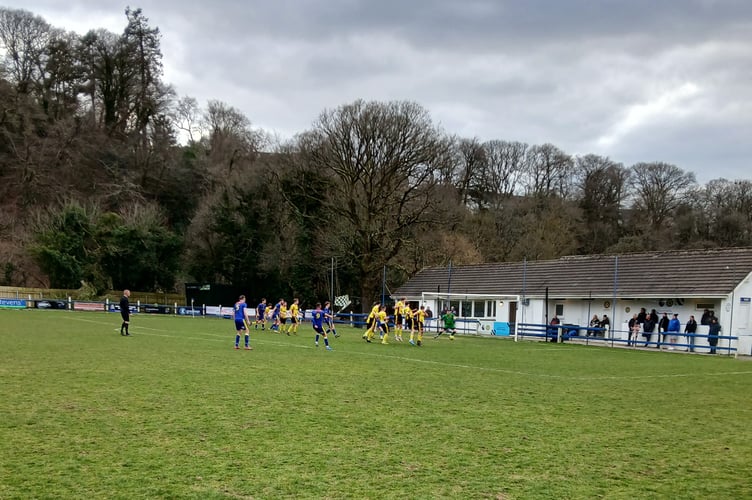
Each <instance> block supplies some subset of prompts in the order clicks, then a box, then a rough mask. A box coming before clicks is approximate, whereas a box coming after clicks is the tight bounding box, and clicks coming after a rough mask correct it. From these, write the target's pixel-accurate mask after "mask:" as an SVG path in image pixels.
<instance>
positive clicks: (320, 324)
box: [311, 302, 332, 351]
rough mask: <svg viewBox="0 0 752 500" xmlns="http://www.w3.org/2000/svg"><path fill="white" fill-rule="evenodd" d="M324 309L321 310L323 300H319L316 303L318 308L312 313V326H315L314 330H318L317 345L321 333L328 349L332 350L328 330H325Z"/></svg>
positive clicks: (317, 344)
mask: <svg viewBox="0 0 752 500" xmlns="http://www.w3.org/2000/svg"><path fill="white" fill-rule="evenodd" d="M324 318H325V316H324V311H322V310H321V302H318V303H317V304H316V309H314V311H313V313H311V326H313V331H314V332H316V347H318V346H319V335H320V336H322V337H324V345H326V350H327V351H331V350H332V348H331V346H329V339H328V338H327V337H326V332H325V331H324Z"/></svg>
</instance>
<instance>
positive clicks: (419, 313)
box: [410, 306, 426, 347]
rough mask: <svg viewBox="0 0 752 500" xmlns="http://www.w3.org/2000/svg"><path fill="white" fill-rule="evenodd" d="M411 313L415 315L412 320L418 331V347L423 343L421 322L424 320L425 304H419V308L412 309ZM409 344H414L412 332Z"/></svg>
mask: <svg viewBox="0 0 752 500" xmlns="http://www.w3.org/2000/svg"><path fill="white" fill-rule="evenodd" d="M413 314H414V315H415V318H414V322H415V327H416V330H417V331H418V344H417V345H418V347H420V346H422V345H423V323H425V321H426V308H425V306H420V309H416V310H415V311H413ZM410 344H412V345H416V344H415V343H414V342H413V332H410Z"/></svg>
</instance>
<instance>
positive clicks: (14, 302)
mask: <svg viewBox="0 0 752 500" xmlns="http://www.w3.org/2000/svg"><path fill="white" fill-rule="evenodd" d="M0 307H5V308H8V309H25V308H26V300H24V299H0Z"/></svg>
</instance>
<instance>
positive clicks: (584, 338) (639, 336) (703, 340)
mask: <svg viewBox="0 0 752 500" xmlns="http://www.w3.org/2000/svg"><path fill="white" fill-rule="evenodd" d="M517 335H518V336H519V338H521V339H525V338H531V339H538V340H544V341H546V342H567V341H570V342H578V343H584V344H591V343H592V344H595V345H610V346H611V347H614V346H623V347H635V348H637V347H642V348H656V349H664V350H676V351H689V352H701V353H705V352H707V353H709V352H712V351H718V352H721V353H725V354H734V353H736V351H737V348H736V347H734V346H733V345H732V343H733V342H734V341H737V340H738V339H739V338H738V337H736V336H732V335H710V334H703V333H683V332H650V333H649V334H648V336H645V335H643V332H640V333H634V332H630V331H629V330H618V329H614V330H611V329H607V328H590V327H581V326H578V325H545V324H535V323H520V324H518V325H517ZM671 337H676V338H677V341H676V342H670V341H667V340H668V339H670V338H671ZM711 340H715V341H717V345H712V344H711V343H710V342H709V341H711Z"/></svg>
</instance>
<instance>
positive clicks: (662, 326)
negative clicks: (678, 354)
mask: <svg viewBox="0 0 752 500" xmlns="http://www.w3.org/2000/svg"><path fill="white" fill-rule="evenodd" d="M667 332H668V314H666V313H663V316H661V321H660V322H659V323H658V341H659V342H661V343H663V342H666V337H667ZM661 334H662V336H661Z"/></svg>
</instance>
